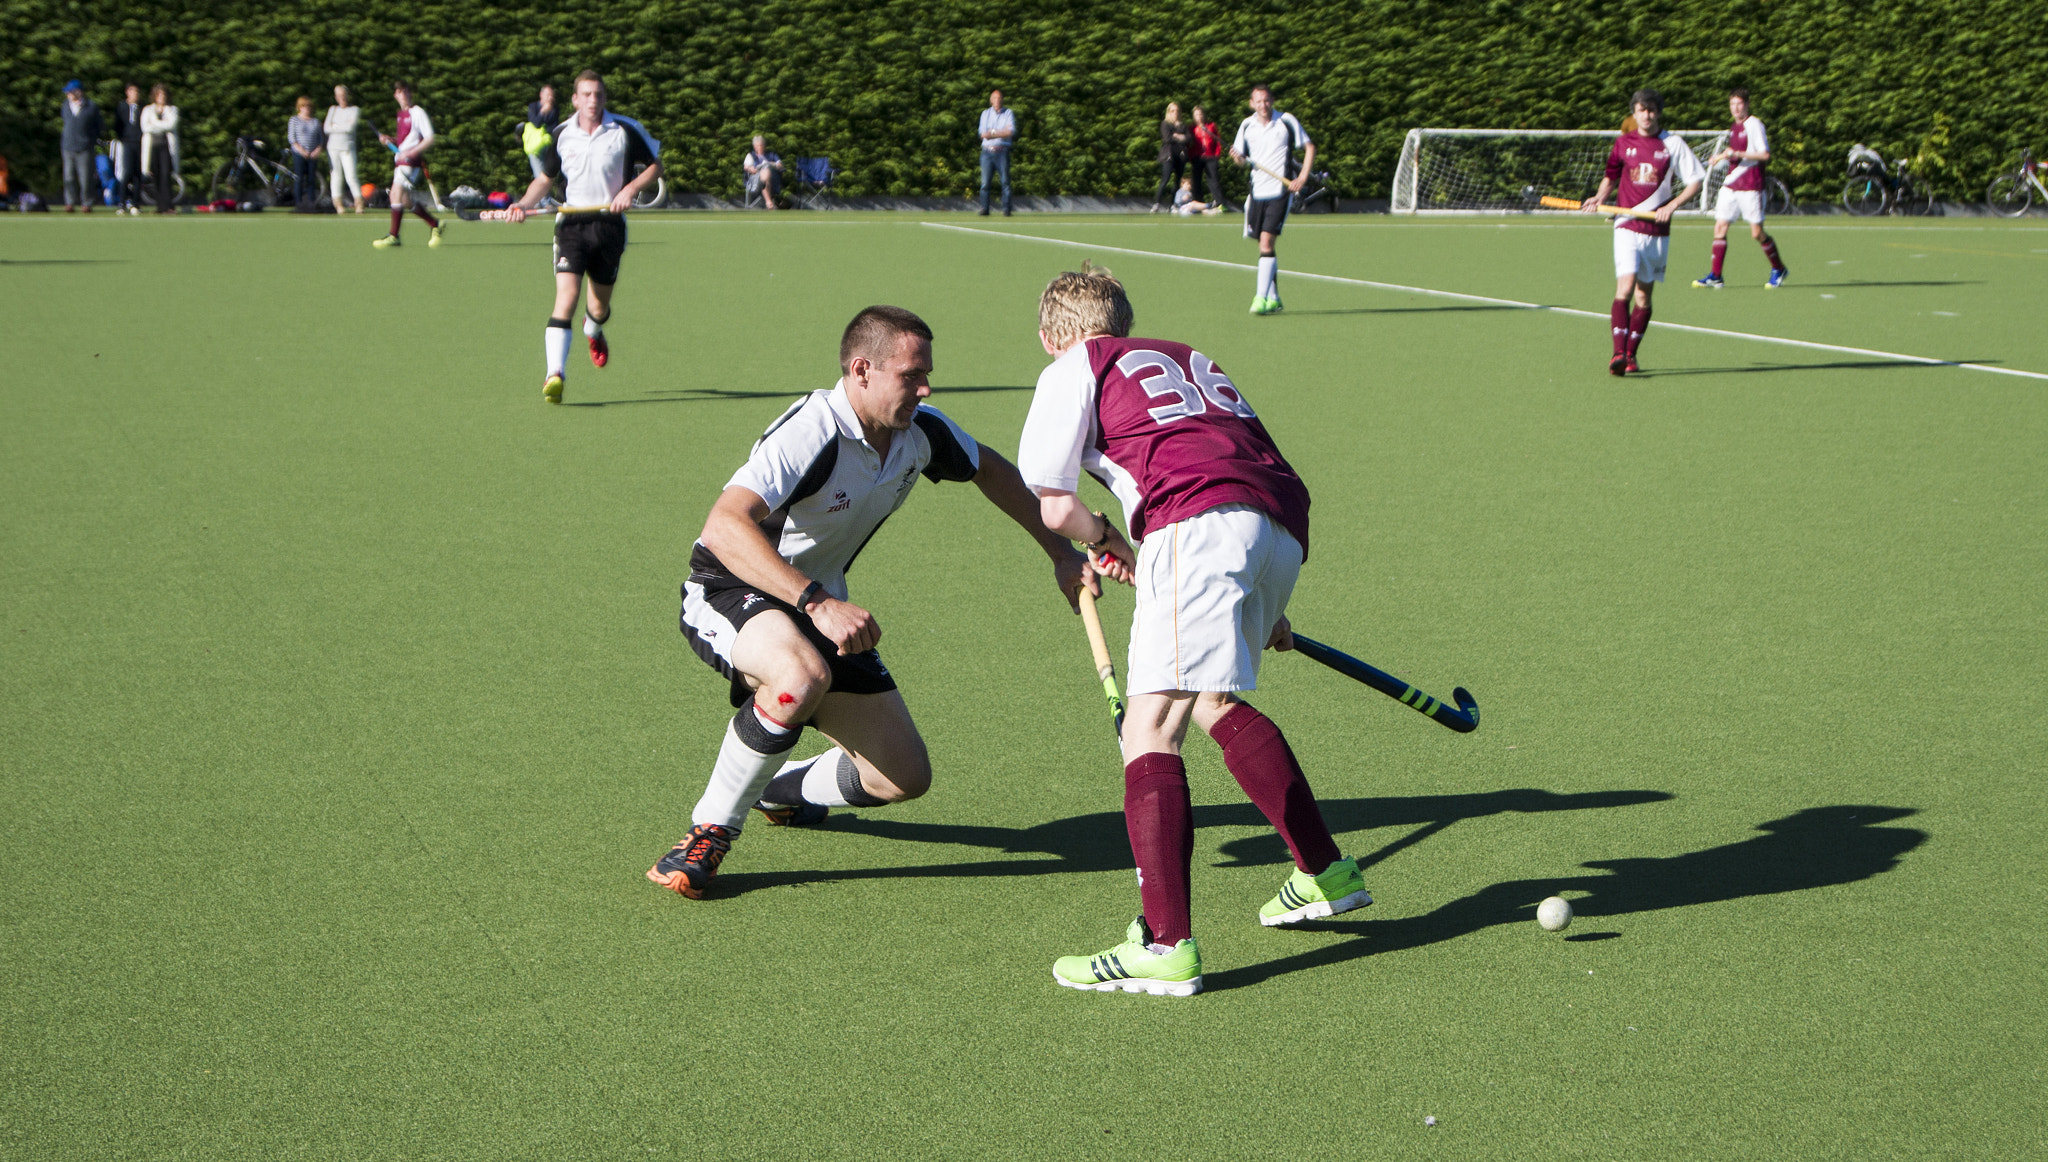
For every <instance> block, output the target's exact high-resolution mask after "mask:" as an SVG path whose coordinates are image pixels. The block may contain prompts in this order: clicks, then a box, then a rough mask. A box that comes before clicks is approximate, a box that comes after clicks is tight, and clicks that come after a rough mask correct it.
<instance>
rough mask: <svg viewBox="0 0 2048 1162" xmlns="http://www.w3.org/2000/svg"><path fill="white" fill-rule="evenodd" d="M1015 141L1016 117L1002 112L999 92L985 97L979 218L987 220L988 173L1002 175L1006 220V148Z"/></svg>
mask: <svg viewBox="0 0 2048 1162" xmlns="http://www.w3.org/2000/svg"><path fill="white" fill-rule="evenodd" d="M1016 141H1017V115H1016V114H1015V113H1013V112H1011V111H1010V110H1008V109H1005V108H1003V91H1002V90H1001V89H997V90H996V91H994V92H992V93H990V94H989V95H988V108H986V109H983V110H982V111H981V216H982V217H984V218H986V217H988V178H989V171H990V170H995V171H997V172H1000V173H1001V174H1002V175H1003V217H1005V218H1007V217H1009V216H1010V146H1012V145H1014V144H1015V143H1016Z"/></svg>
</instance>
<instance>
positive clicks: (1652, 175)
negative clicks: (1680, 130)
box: [1581, 89, 1707, 375]
mask: <svg viewBox="0 0 2048 1162" xmlns="http://www.w3.org/2000/svg"><path fill="white" fill-rule="evenodd" d="M1629 105H1630V107H1631V109H1630V111H1631V112H1632V114H1633V115H1634V117H1635V121H1636V128H1635V132H1633V133H1628V132H1624V133H1623V134H1622V135H1621V136H1619V137H1617V138H1615V139H1614V148H1613V149H1612V150H1610V151H1609V152H1608V154H1607V174H1606V176H1605V177H1603V178H1601V179H1600V189H1599V190H1598V191H1596V192H1595V193H1594V194H1593V196H1592V197H1590V198H1587V199H1586V201H1585V204H1584V205H1583V206H1582V207H1581V209H1584V210H1585V211H1586V212H1587V213H1594V212H1597V211H1598V210H1599V208H1600V204H1601V203H1602V202H1605V201H1606V200H1607V195H1608V194H1609V193H1610V192H1611V193H1613V194H1614V195H1615V198H1614V204H1615V205H1617V206H1629V207H1634V206H1641V207H1643V208H1645V209H1654V210H1655V211H1656V217H1655V218H1634V217H1629V216H1627V215H1622V216H1619V217H1616V218H1615V219H1614V306H1613V308H1612V316H1613V320H1614V326H1613V331H1614V357H1613V358H1612V359H1610V360H1609V361H1608V363H1607V370H1608V373H1609V374H1612V375H1625V374H1627V373H1628V372H1631V371H1635V370H1638V369H1637V367H1636V349H1637V348H1638V347H1640V346H1641V345H1642V342H1643V332H1644V331H1645V330H1647V329H1648V328H1649V326H1650V293H1651V291H1652V290H1654V289H1655V288H1656V284H1658V283H1660V282H1663V281H1664V268H1665V266H1666V265H1667V264H1668V262H1669V260H1670V257H1671V214H1672V211H1674V210H1676V209H1678V207H1680V206H1682V205H1684V204H1685V203H1686V202H1687V201H1688V200H1690V199H1691V198H1692V196H1693V195H1694V194H1697V193H1699V192H1700V185H1701V183H1703V182H1705V181H1706V179H1707V173H1706V170H1704V169H1702V168H1701V167H1700V160H1699V159H1698V158H1696V157H1694V156H1693V155H1692V150H1691V148H1689V147H1688V146H1687V145H1686V144H1685V139H1684V138H1681V137H1679V136H1678V135H1677V134H1675V133H1671V132H1669V131H1667V130H1660V129H1658V128H1657V121H1658V119H1659V118H1660V117H1662V116H1663V113H1664V99H1663V98H1662V97H1660V96H1658V95H1657V91H1656V90H1655V89H1638V90H1636V93H1635V96H1633V97H1631V98H1629ZM1674 175H1675V176H1676V177H1677V178H1678V180H1679V181H1681V182H1684V183H1685V188H1683V189H1681V190H1680V191H1679V192H1678V196H1676V197H1673V196H1671V179H1672V177H1673V176H1674Z"/></svg>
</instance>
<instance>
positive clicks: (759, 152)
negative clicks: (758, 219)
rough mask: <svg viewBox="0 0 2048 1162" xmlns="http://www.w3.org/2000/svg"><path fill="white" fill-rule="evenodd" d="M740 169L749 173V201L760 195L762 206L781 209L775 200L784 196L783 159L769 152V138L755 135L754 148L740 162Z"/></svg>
mask: <svg viewBox="0 0 2048 1162" xmlns="http://www.w3.org/2000/svg"><path fill="white" fill-rule="evenodd" d="M740 168H741V169H743V170H745V171H747V200H748V201H752V200H753V198H754V195H755V194H760V195H761V205H762V206H764V207H766V208H767V209H770V210H777V209H780V208H781V207H779V206H777V205H776V204H775V199H776V198H779V197H781V196H782V157H781V155H780V154H774V153H770V152H768V139H767V138H765V137H762V136H761V135H760V134H758V133H757V134H755V135H754V148H753V149H752V150H751V151H750V152H749V153H748V154H747V156H746V157H744V158H742V159H741V160H740Z"/></svg>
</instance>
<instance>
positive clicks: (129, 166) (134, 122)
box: [114, 85, 142, 214]
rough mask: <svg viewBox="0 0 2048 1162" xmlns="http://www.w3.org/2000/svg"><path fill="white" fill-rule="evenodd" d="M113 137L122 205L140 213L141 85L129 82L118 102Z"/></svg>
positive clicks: (115, 109) (128, 209)
mask: <svg viewBox="0 0 2048 1162" xmlns="http://www.w3.org/2000/svg"><path fill="white" fill-rule="evenodd" d="M114 140H115V142H116V143H118V145H119V146H120V148H119V150H118V151H117V152H116V154H115V157H114V178H115V180H116V181H118V182H120V183H121V207H120V208H121V209H123V210H126V211H128V212H129V213H131V214H139V213H141V211H140V210H138V209H137V208H136V205H135V203H136V200H137V198H138V197H139V196H140V194H141V188H140V183H141V181H142V86H140V85H130V86H128V91H127V93H126V94H124V95H123V98H122V101H121V103H120V104H119V105H116V106H114Z"/></svg>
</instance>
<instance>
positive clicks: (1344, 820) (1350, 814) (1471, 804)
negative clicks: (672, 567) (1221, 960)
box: [718, 789, 1672, 891]
mask: <svg viewBox="0 0 2048 1162" xmlns="http://www.w3.org/2000/svg"><path fill="white" fill-rule="evenodd" d="M1670 798H1672V795H1671V793H1670V792H1668V791H1587V792H1582V793H1580V794H1574V795H1562V794H1554V793H1552V792H1550V791H1539V790H1533V789H1530V790H1511V791H1489V792H1486V793H1483V794H1472V795H1417V796H1411V797H1408V798H1399V799H1324V800H1321V805H1322V808H1323V817H1324V819H1326V820H1327V821H1328V822H1329V824H1330V830H1331V831H1333V832H1336V833H1338V834H1340V835H1341V834H1343V833H1344V832H1347V831H1358V830H1363V829H1365V828H1367V827H1414V826H1416V825H1417V824H1420V825H1422V826H1420V827H1419V828H1418V829H1417V830H1415V831H1411V832H1409V833H1408V834H1406V835H1404V836H1402V837H1401V838H1399V839H1396V840H1394V841H1393V842H1392V843H1389V844H1387V845H1386V846H1384V847H1382V848H1381V849H1380V850H1378V851H1376V852H1374V853H1372V854H1371V855H1366V856H1360V857H1359V860H1358V864H1359V866H1360V867H1370V866H1372V865H1373V864H1375V863H1378V862H1379V861H1381V860H1383V859H1386V858H1387V857H1388V856H1390V855H1393V854H1394V853H1395V852H1397V851H1400V850H1402V849H1404V848H1407V847H1411V846H1413V845H1415V844H1417V843H1420V842H1421V841H1423V840H1424V839H1427V838H1429V837H1430V836H1431V835H1434V834H1436V833H1437V832H1439V831H1442V830H1443V829H1444V828H1446V827H1449V826H1450V825H1451V824H1453V823H1456V822H1457V821H1459V820H1460V819H1479V818H1483V817H1485V816H1488V815H1499V814H1502V813H1503V812H1508V811H1515V812H1523V813H1537V812H1544V811H1585V810H1598V809H1603V808H1609V807H1627V806H1633V805H1636V804H1640V803H1657V802H1662V801H1664V800H1667V799H1670ZM1194 822H1195V828H1196V830H1198V831H1199V830H1200V829H1202V828H1204V827H1256V828H1260V829H1262V830H1264V831H1266V833H1265V834H1262V835H1259V836H1255V837H1249V838H1244V839H1234V840H1231V841H1229V842H1228V843H1225V844H1224V845H1223V846H1222V848H1221V849H1220V851H1221V852H1222V853H1223V854H1224V855H1225V856H1226V857H1227V858H1226V859H1225V860H1224V861H1223V862H1221V863H1219V864H1218V865H1217V866H1219V867H1263V866H1271V865H1278V864H1284V863H1287V862H1289V857H1288V854H1287V848H1286V845H1285V844H1283V843H1282V842H1281V840H1280V838H1279V836H1277V835H1273V834H1271V832H1270V830H1268V828H1269V825H1268V824H1267V822H1266V817H1265V816H1263V815H1261V814H1259V810H1258V808H1256V807H1254V806H1252V805H1251V804H1250V803H1245V802H1237V803H1212V804H1205V805H1201V806H1197V807H1196V808H1195V810H1194ZM819 830H825V831H847V832H852V833H856V834H863V835H872V836H875V837H877V838H881V839H893V840H899V841H902V842H906V843H944V844H957V845H960V846H965V847H980V848H986V849H989V850H992V851H996V852H1000V853H1002V854H1003V855H1015V856H1027V857H1029V858H1023V859H992V860H983V861H980V862H975V863H942V864H922V865H918V866H913V867H869V868H848V869H844V870H840V871H805V872H738V871H733V872H726V873H724V874H722V875H720V876H719V879H718V883H719V886H720V888H721V889H724V890H726V891H746V890H758V889H761V888H770V887H780V886H782V885H785V884H797V883H817V882H820V881H827V880H852V879H894V878H897V877H901V876H963V877H974V876H1015V875H1050V874H1071V873H1075V872H1096V871H1129V870H1131V869H1132V868H1133V867H1135V866H1136V863H1135V861H1134V860H1132V858H1131V844H1130V838H1129V836H1128V835H1127V834H1126V832H1125V830H1124V817H1123V813H1122V812H1120V811H1101V812H1096V813H1094V814H1091V815H1080V816H1076V817H1074V818H1071V819H1060V820H1056V821H1054V822H1051V823H1041V824H1039V825H1038V826H1036V827H977V826H973V825H969V824H958V823H918V822H913V821H910V820H903V819H889V818H885V817H880V816H865V815H856V814H852V813H850V812H835V813H834V814H833V815H832V816H830V817H829V818H827V819H826V820H825V822H824V824H823V825H822V826H821V827H820V828H819ZM1047 856H1051V857H1053V858H1050V859H1048V858H1045V857H1047Z"/></svg>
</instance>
